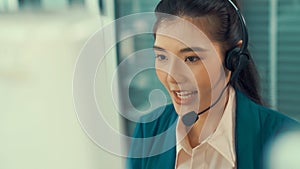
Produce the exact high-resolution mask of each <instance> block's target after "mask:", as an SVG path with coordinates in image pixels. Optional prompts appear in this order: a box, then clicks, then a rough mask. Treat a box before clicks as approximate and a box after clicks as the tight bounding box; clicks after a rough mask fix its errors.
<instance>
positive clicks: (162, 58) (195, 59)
mask: <svg viewBox="0 0 300 169" xmlns="http://www.w3.org/2000/svg"><path fill="white" fill-rule="evenodd" d="M155 59H156V60H157V61H159V62H166V61H168V60H169V59H168V57H167V56H166V55H162V54H158V55H156V56H155ZM201 60H202V59H201V58H200V57H199V56H186V57H184V62H186V63H197V62H198V61H201Z"/></svg>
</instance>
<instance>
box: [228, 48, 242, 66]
mask: <svg viewBox="0 0 300 169" xmlns="http://www.w3.org/2000/svg"><path fill="white" fill-rule="evenodd" d="M240 51H241V48H238V47H236V48H233V49H231V50H230V51H228V52H227V55H226V57H225V67H226V68H227V69H228V70H230V71H232V72H233V71H234V70H235V69H236V66H237V62H238V60H239V55H240Z"/></svg>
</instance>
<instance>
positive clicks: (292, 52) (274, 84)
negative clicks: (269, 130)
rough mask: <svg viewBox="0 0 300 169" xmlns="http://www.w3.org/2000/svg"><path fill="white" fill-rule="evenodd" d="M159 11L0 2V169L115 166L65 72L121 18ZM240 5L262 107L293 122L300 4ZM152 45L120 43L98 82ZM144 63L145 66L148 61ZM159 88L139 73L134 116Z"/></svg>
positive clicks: (134, 40) (255, 0) (53, 1)
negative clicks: (80, 110)
mask: <svg viewBox="0 0 300 169" xmlns="http://www.w3.org/2000/svg"><path fill="white" fill-rule="evenodd" d="M157 3H158V0H114V1H112V0H0V150H1V151H0V168H1V169H19V168H23V169H29V168H30V169H32V168H44V169H48V168H49V169H50V168H51V169H52V168H56V169H82V168H85V169H94V168H95V169H96V168H122V166H123V165H124V161H123V159H122V158H121V157H118V156H116V155H113V154H111V153H109V152H107V151H104V150H102V149H101V148H99V147H98V146H97V145H96V144H94V143H93V142H92V141H91V140H90V139H89V138H88V136H87V135H86V134H85V133H84V131H83V130H82V128H81V126H80V124H79V122H78V119H77V116H76V113H75V109H74V106H73V97H72V78H73V71H74V68H75V65H76V58H77V56H78V54H79V52H80V49H81V48H82V47H83V46H84V43H85V42H86V41H87V40H88V39H89V37H90V36H91V35H92V34H93V33H95V32H96V31H97V30H99V28H101V27H103V26H104V25H106V24H109V23H110V22H111V21H113V20H114V19H117V18H120V17H122V16H126V15H129V14H133V13H138V12H152V11H153V10H154V7H155V5H156V4H157ZM241 4H242V11H243V13H244V15H245V18H246V21H247V26H248V28H249V34H250V47H249V48H250V50H251V51H252V55H253V57H254V59H255V61H256V63H257V66H258V70H259V72H260V75H261V80H262V92H263V96H264V98H265V100H266V101H267V103H268V104H269V105H270V106H271V107H272V108H273V109H276V110H279V111H281V112H283V113H286V114H288V115H290V116H292V117H294V118H297V119H300V114H299V111H300V107H299V106H298V104H300V97H299V96H300V88H299V87H298V86H299V85H300V78H299V74H300V66H299V65H300V57H299V56H300V48H299V47H298V45H299V44H300V19H299V17H298V16H299V15H300V0H251V1H246V0H243V1H241ZM132 24H134V23H132ZM138 24H139V25H140V24H145V26H148V25H147V23H144V22H139V23H138ZM116 30H117V31H116V38H118V36H120V34H122V33H124V32H125V33H126V32H128V31H130V30H129V28H126V26H125V27H122V26H120V27H117V29H116ZM113 38H115V37H113ZM152 44H153V37H152V35H150V34H145V35H138V36H134V37H129V38H128V39H126V40H125V41H122V42H120V43H118V44H117V45H116V48H115V49H113V50H115V51H114V54H113V57H114V58H113V59H110V60H109V61H108V62H106V65H105V70H104V71H101V72H100V75H98V76H99V77H101V76H108V77H109V76H112V73H111V72H113V71H114V70H115V69H116V67H117V65H118V64H119V63H121V62H122V61H123V60H124V59H125V58H126V57H127V56H128V55H130V54H131V53H133V52H136V51H139V50H141V49H147V48H151V46H152ZM147 62H153V57H149V60H148V61H147ZM131 64H132V66H128V70H127V72H126V73H124V72H123V73H124V74H120V76H119V77H120V79H119V81H120V84H119V86H120V89H119V90H120V91H122V89H123V88H124V87H123V86H122V85H123V84H122V82H126V81H127V80H128V78H129V77H127V76H126V74H130V73H128V72H130V71H131V70H132V67H134V66H135V65H136V64H137V63H134V61H133V62H131ZM101 73H104V74H103V75H102V74H101ZM121 73H122V72H121ZM100 80H101V79H100ZM106 85H107V86H106V87H108V88H109V87H110V84H109V83H106ZM157 88H160V89H162V90H163V88H162V86H161V84H160V83H159V82H158V80H157V78H156V77H155V72H154V70H147V71H144V72H141V73H139V74H138V75H137V77H136V78H135V79H133V80H132V81H131V84H130V88H129V91H125V92H129V96H130V99H131V102H132V103H133V105H134V106H135V107H136V108H137V109H140V110H145V109H147V108H148V107H149V105H150V103H149V101H148V95H149V93H150V92H151V91H152V90H153V89H157ZM123 92H124V91H123ZM123 94H124V93H122V92H120V101H122V95H123ZM104 104H105V103H104ZM108 105H110V104H109V103H108ZM110 106H112V105H110ZM121 106H122V111H124V112H126V111H130V108H129V107H127V105H122V102H121ZM106 118H108V121H109V122H110V123H113V125H114V126H115V128H117V129H119V130H120V131H121V132H124V133H126V134H128V135H130V134H131V133H132V130H133V126H134V123H133V122H131V121H129V120H126V119H124V118H121V117H118V116H112V117H110V116H109V115H106Z"/></svg>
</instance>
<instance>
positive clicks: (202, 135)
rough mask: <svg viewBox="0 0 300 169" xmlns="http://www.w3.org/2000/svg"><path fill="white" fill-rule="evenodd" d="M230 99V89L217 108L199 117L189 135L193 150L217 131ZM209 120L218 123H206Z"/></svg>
mask: <svg viewBox="0 0 300 169" xmlns="http://www.w3.org/2000/svg"><path fill="white" fill-rule="evenodd" d="M228 99H229V88H227V89H226V91H225V93H224V96H223V97H222V99H221V100H220V101H219V102H218V103H217V104H216V106H215V107H213V108H212V109H210V110H209V111H208V112H206V113H204V114H202V115H200V116H199V119H198V120H197V122H196V123H195V124H194V125H193V127H192V128H191V129H190V131H189V133H188V135H187V136H188V139H189V142H190V145H191V147H192V148H194V147H196V146H198V145H199V144H200V143H201V142H202V141H203V140H204V139H206V138H207V137H208V136H209V135H211V134H212V133H213V132H214V131H215V130H216V128H217V126H218V124H219V122H220V120H221V118H222V116H223V114H224V111H225V107H226V105H227V103H228ZM215 113H217V114H215ZM210 116H215V117H213V118H211V117H210ZM218 117H219V118H218ZM208 118H209V119H208ZM207 119H208V120H210V119H213V120H216V121H215V122H212V121H210V122H207V123H206V121H207ZM203 129H204V130H203Z"/></svg>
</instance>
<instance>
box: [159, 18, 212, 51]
mask: <svg viewBox="0 0 300 169" xmlns="http://www.w3.org/2000/svg"><path fill="white" fill-rule="evenodd" d="M165 43H177V45H181V46H187V47H190V46H199V45H200V46H202V47H203V48H209V47H210V46H211V44H212V42H211V40H210V39H209V38H208V37H207V35H206V34H205V32H204V31H203V30H202V29H201V28H199V27H198V26H197V25H196V24H195V23H193V22H191V21H189V20H187V19H181V18H179V19H173V20H162V21H161V22H160V23H159V24H158V27H157V31H156V39H155V45H162V44H165Z"/></svg>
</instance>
